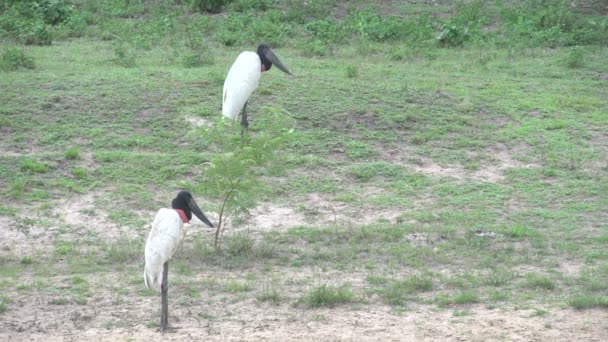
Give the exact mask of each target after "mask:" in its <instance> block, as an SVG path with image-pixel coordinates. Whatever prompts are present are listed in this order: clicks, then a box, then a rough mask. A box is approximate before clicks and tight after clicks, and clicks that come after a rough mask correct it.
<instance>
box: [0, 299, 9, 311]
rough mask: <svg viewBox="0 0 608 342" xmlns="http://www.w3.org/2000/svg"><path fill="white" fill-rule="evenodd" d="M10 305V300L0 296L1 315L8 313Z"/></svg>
mask: <svg viewBox="0 0 608 342" xmlns="http://www.w3.org/2000/svg"><path fill="white" fill-rule="evenodd" d="M10 303H11V299H10V298H8V297H7V296H0V313H3V312H6V311H7V310H8V305H9V304H10Z"/></svg>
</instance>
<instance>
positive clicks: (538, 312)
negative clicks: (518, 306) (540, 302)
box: [531, 309, 549, 317]
mask: <svg viewBox="0 0 608 342" xmlns="http://www.w3.org/2000/svg"><path fill="white" fill-rule="evenodd" d="M548 313H549V312H548V311H547V310H543V309H534V312H533V313H532V315H531V316H532V317H544V316H546V315H547V314H548Z"/></svg>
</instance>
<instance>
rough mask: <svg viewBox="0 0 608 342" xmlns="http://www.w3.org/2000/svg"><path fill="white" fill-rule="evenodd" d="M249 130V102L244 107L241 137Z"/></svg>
mask: <svg viewBox="0 0 608 342" xmlns="http://www.w3.org/2000/svg"><path fill="white" fill-rule="evenodd" d="M248 128H249V121H247V102H245V105H244V106H243V114H242V115H241V137H243V133H244V132H245V131H246V130H247V129H248Z"/></svg>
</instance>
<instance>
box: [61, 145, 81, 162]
mask: <svg viewBox="0 0 608 342" xmlns="http://www.w3.org/2000/svg"><path fill="white" fill-rule="evenodd" d="M64 155H65V159H70V160H75V159H78V158H79V156H80V151H78V148H76V147H70V148H69V149H67V150H66V151H65V153H64Z"/></svg>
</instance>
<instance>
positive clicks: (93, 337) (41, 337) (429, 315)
mask: <svg viewBox="0 0 608 342" xmlns="http://www.w3.org/2000/svg"><path fill="white" fill-rule="evenodd" d="M315 196H316V195H315ZM315 196H313V197H314V198H311V199H310V200H311V202H315V203H316V204H317V206H318V208H317V212H319V213H321V214H320V217H322V218H324V220H325V221H332V220H336V219H337V220H344V219H345V216H342V215H343V214H342V215H338V217H337V218H336V217H335V215H336V214H335V212H336V210H335V208H333V209H332V208H329V209H328V207H329V206H330V204H329V202H327V201H325V200H324V199H323V198H321V197H319V196H316V197H315ZM75 203H79V204H78V205H77V206H78V207H74V206H76V204H75ZM93 205H94V201H93V199H92V197H91V195H84V196H83V197H82V198H77V199H74V200H72V201H70V202H67V203H63V204H62V205H60V206H59V207H62V208H64V209H61V210H59V212H57V218H62V221H63V222H66V223H69V224H71V225H74V226H78V224H79V223H82V222H80V221H81V220H88V227H99V230H98V232H99V233H100V234H105V235H106V236H104V237H105V238H108V239H111V238H112V237H116V236H118V235H120V234H122V232H120V229H121V228H120V227H112V225H111V224H110V222H109V220H108V219H107V218H104V217H105V216H104V215H102V214H103V213H100V212H99V211H98V217H97V218H95V219H91V218H90V217H89V218H86V217H84V216H83V217H80V215H81V214H78V213H79V212H80V211H81V210H82V209H86V208H87V207H89V206H93ZM65 208H68V209H70V210H67V211H66V212H64V210H66V209H65ZM337 209H338V210H337V212H343V210H344V209H346V208H337ZM69 212H71V214H70V213H69ZM256 214H257V215H255V216H253V217H254V218H255V219H253V218H252V222H250V223H249V226H250V227H251V226H258V227H263V226H266V227H270V228H272V229H285V228H288V227H285V225H283V224H277V222H282V223H285V222H290V223H291V224H293V225H301V224H304V223H306V218H305V217H304V216H303V215H301V214H299V213H297V212H296V211H295V210H293V209H292V208H289V207H288V206H276V205H271V204H264V205H262V206H260V207H259V208H258V209H257V210H256ZM353 219H357V218H353ZM96 220H97V221H99V222H97V221H96ZM9 221H10V220H9V219H7V218H2V219H1V220H0V226H1V227H0V228H1V229H0V231H2V236H3V239H4V241H3V242H2V243H1V245H2V250H3V251H5V252H6V250H7V248H9V247H8V246H7V244H10V245H11V246H10V249H11V250H12V252H13V253H16V254H20V252H21V251H24V250H27V246H30V248H31V245H32V243H31V242H32V241H28V239H30V238H34V239H36V240H37V242H38V243H42V244H44V241H48V239H50V238H51V237H50V236H49V235H48V234H51V232H49V230H48V228H47V229H46V230H44V231H42V230H38V229H36V227H32V231H31V232H30V234H29V235H28V236H29V237H27V238H26V237H25V236H23V235H21V236H19V233H18V232H15V231H14V230H12V229H9V228H8V226H10V224H11V222H9ZM101 227H104V228H103V229H102V228H101ZM213 272H215V271H213ZM213 272H212V271H210V273H209V274H201V275H197V277H217V278H219V279H222V278H229V277H231V276H234V275H233V274H232V275H231V274H230V273H229V272H228V271H226V274H215V273H217V272H215V273H214V274H211V273H213ZM351 276H352V277H353V279H351V280H353V281H352V282H355V280H354V278H357V277H359V278H360V277H361V276H360V275H355V274H353V275H351ZM64 278H66V276H64V275H59V276H57V277H55V278H49V279H47V281H48V282H49V283H52V284H62V283H63V282H65V281H66V280H65V279H64ZM67 279H70V278H69V277H68V278H67ZM362 279H364V277H363V278H362ZM24 281H25V280H24ZM110 281H112V280H110ZM114 281H116V282H117V284H118V283H120V280H119V279H115V280H114ZM117 286H118V285H117ZM142 286H143V284H142ZM176 290H177V289H176ZM52 296H53V295H52V293H42V292H33V294H29V295H27V296H24V295H21V296H19V295H17V294H15V293H13V294H10V298H11V299H12V300H13V302H12V303H10V305H9V310H7V311H6V312H4V313H2V314H0V341H157V340H158V341H162V340H167V341H203V340H204V341H313V340H314V341H608V310H602V309H593V310H584V311H576V310H572V309H562V308H556V307H552V308H543V309H544V311H536V310H534V308H527V309H517V308H508V309H505V308H497V309H489V308H487V307H485V306H481V305H472V306H463V307H457V308H455V307H449V308H445V309H440V308H437V307H436V306H420V305H418V306H415V307H408V308H406V309H405V310H403V311H401V312H399V311H395V309H394V308H391V307H388V306H386V305H383V304H381V303H378V302H371V303H365V304H356V305H343V306H338V307H335V308H322V309H307V308H303V307H298V306H294V305H292V302H290V301H284V302H281V303H280V304H279V305H272V304H270V303H260V302H258V301H257V300H256V299H255V298H245V299H242V300H236V301H234V300H226V299H225V298H222V297H221V296H208V295H207V294H203V295H202V298H201V299H198V300H194V301H192V300H191V299H188V297H187V296H185V295H184V294H183V293H180V292H179V291H175V290H174V292H171V291H170V306H169V307H170V322H171V324H172V327H173V329H172V330H171V331H170V332H169V333H167V334H165V335H161V334H159V333H158V332H157V330H156V329H157V328H154V327H149V326H147V324H149V322H156V321H157V320H158V317H159V298H158V297H156V296H150V297H147V296H146V297H141V296H133V297H129V296H124V297H123V298H120V299H117V298H116V297H115V296H114V295H113V294H112V293H109V292H108V291H105V293H104V291H102V292H101V293H95V295H94V296H93V297H91V298H89V299H88V302H87V303H86V305H77V304H74V303H66V304H65V305H51V304H49V303H50V301H51V300H52V299H53V297H52ZM171 296H173V297H172V298H171ZM189 300H191V301H190V302H188V301H189ZM184 302H185V303H186V304H184ZM539 312H541V314H538V313H539ZM459 313H460V314H459ZM463 313H464V314H463Z"/></svg>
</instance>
